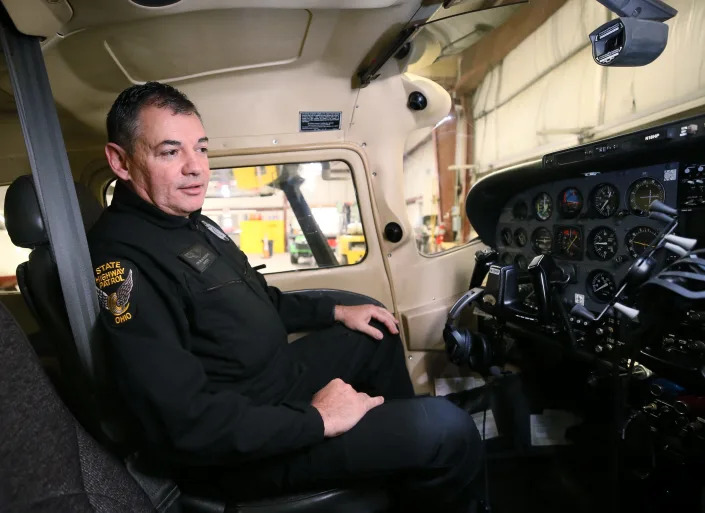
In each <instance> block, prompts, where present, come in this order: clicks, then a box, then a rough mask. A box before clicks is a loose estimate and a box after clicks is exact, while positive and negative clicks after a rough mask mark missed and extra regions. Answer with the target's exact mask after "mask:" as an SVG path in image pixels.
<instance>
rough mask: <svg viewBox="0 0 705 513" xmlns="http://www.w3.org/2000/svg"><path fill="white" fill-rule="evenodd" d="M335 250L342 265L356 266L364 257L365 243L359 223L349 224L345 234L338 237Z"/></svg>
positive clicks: (365, 251)
mask: <svg viewBox="0 0 705 513" xmlns="http://www.w3.org/2000/svg"><path fill="white" fill-rule="evenodd" d="M337 249H338V254H339V255H340V257H339V259H340V263H341V264H342V265H348V264H356V263H358V262H360V261H361V260H362V259H363V258H364V257H365V254H366V253H367V243H366V242H365V234H364V233H363V231H362V224H361V223H350V224H349V225H348V226H347V233H344V234H341V235H338V244H337Z"/></svg>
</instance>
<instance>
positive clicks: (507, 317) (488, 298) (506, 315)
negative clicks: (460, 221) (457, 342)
mask: <svg viewBox="0 0 705 513" xmlns="http://www.w3.org/2000/svg"><path fill="white" fill-rule="evenodd" d="M528 269H529V280H530V283H531V285H532V286H533V294H534V298H535V303H536V305H535V306H533V305H527V304H525V303H526V302H525V301H524V300H523V298H522V294H520V291H519V283H520V281H521V279H520V275H519V271H518V270H517V268H516V267H515V266H513V265H508V266H504V267H501V266H499V265H493V266H491V267H490V269H489V276H488V279H487V286H486V287H485V294H484V296H483V298H482V302H481V308H482V310H483V311H485V312H487V313H489V314H491V315H493V316H494V317H496V318H498V319H500V320H503V321H506V322H518V323H527V322H528V323H531V324H534V325H538V326H548V325H550V324H551V323H552V321H553V316H554V308H553V306H554V305H553V298H554V297H555V296H556V294H555V292H557V291H558V289H560V288H561V287H562V286H563V285H565V284H566V283H567V282H568V279H569V275H568V273H566V271H565V270H564V269H563V268H561V267H560V266H559V265H558V264H556V261H555V260H554V259H553V257H552V256H550V255H539V256H537V257H535V258H534V259H533V260H532V261H531V263H530V264H529V268H528Z"/></svg>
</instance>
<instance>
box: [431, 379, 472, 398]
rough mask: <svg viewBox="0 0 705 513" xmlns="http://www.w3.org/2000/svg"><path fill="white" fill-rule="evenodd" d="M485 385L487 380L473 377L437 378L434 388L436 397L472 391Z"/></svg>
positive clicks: (434, 381)
mask: <svg viewBox="0 0 705 513" xmlns="http://www.w3.org/2000/svg"><path fill="white" fill-rule="evenodd" d="M484 385H485V380H484V379H482V378H475V377H473V376H458V377H453V378H435V379H434V380H433V388H434V392H435V395H436V396H441V395H448V394H450V393H453V392H462V391H463V390H472V389H473V388H479V387H481V386H484Z"/></svg>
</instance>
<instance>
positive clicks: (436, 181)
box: [404, 105, 476, 255]
mask: <svg viewBox="0 0 705 513" xmlns="http://www.w3.org/2000/svg"><path fill="white" fill-rule="evenodd" d="M467 123H468V122H467V119H466V117H465V115H464V113H463V110H462V108H461V107H460V106H459V105H456V106H455V107H454V109H453V110H452V111H451V113H450V114H449V115H448V116H446V117H445V118H444V119H443V120H442V121H441V122H440V123H438V124H437V125H436V126H435V127H434V128H433V129H423V130H418V131H415V132H412V133H411V134H410V136H409V137H408V138H407V141H406V148H405V151H404V197H405V199H406V209H407V213H408V215H409V220H410V221H411V224H412V226H413V227H414V236H415V239H416V247H417V248H418V250H419V252H420V253H421V254H423V255H432V254H436V253H440V252H442V251H446V250H449V249H453V248H455V247H458V246H461V245H463V244H465V243H467V242H469V241H470V240H471V239H472V238H473V237H475V236H476V234H475V233H474V232H473V230H472V227H471V226H470V224H469V222H468V219H467V216H466V215H465V197H466V196H467V194H468V190H469V187H470V185H471V184H472V171H473V167H474V166H471V165H469V164H468V148H469V147H468V135H467V134H468V125H467Z"/></svg>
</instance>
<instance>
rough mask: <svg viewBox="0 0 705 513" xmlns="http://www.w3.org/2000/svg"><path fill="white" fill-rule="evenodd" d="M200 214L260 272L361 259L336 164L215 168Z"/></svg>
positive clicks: (355, 218) (361, 237) (356, 219)
mask: <svg viewBox="0 0 705 513" xmlns="http://www.w3.org/2000/svg"><path fill="white" fill-rule="evenodd" d="M114 183H115V182H111V183H110V184H109V185H108V187H107V188H106V190H105V202H106V205H109V204H110V202H111V201H112V195H113V192H114ZM202 212H203V214H205V215H207V216H208V217H210V218H211V219H212V220H214V221H215V222H216V223H218V225H220V227H221V228H222V230H223V231H224V232H225V233H226V234H227V235H228V236H229V237H230V238H231V239H232V240H233V241H234V242H235V243H236V244H237V245H238V246H239V247H240V249H241V250H242V251H243V252H244V253H245V254H246V255H247V257H248V259H249V261H250V263H251V264H252V266H253V267H256V266H258V265H264V266H266V267H263V268H262V269H261V271H260V272H263V273H272V272H283V271H297V270H306V269H315V268H318V267H331V266H338V265H354V264H357V263H359V262H361V261H362V260H363V259H364V258H365V256H366V255H367V241H366V238H365V232H364V230H363V226H362V219H361V216H360V209H359V207H358V203H357V192H356V190H355V183H354V181H353V177H352V172H351V170H350V168H349V167H348V165H347V164H346V163H345V162H342V161H321V162H303V163H293V164H277V165H264V166H262V165H258V166H246V167H235V168H232V167H228V168H214V169H212V170H211V177H210V181H209V183H208V190H207V192H206V199H205V202H204V204H203V210H202Z"/></svg>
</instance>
